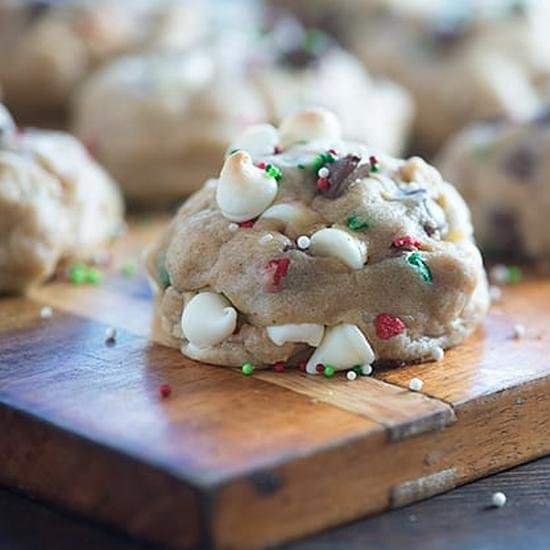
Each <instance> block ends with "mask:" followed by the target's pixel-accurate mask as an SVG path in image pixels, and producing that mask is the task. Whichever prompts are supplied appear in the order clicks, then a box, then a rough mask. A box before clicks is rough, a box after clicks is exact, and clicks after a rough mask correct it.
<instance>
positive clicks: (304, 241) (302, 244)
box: [296, 235, 311, 250]
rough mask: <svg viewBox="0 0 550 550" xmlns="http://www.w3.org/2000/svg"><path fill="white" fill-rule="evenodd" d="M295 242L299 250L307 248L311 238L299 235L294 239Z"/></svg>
mask: <svg viewBox="0 0 550 550" xmlns="http://www.w3.org/2000/svg"><path fill="white" fill-rule="evenodd" d="M296 244H297V245H298V248H299V249H300V250H307V249H308V248H309V245H310V244H311V239H310V238H309V237H308V236H307V235H300V236H299V237H298V238H297V239H296Z"/></svg>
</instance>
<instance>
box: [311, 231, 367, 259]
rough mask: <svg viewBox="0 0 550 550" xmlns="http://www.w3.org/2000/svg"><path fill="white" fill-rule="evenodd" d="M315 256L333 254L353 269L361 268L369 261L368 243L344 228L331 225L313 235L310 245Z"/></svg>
mask: <svg viewBox="0 0 550 550" xmlns="http://www.w3.org/2000/svg"><path fill="white" fill-rule="evenodd" d="M309 250H310V252H311V254H313V255H314V256H332V257H334V258H338V259H339V260H341V261H342V262H344V263H345V264H346V265H347V266H348V267H351V268H352V269H361V268H362V267H363V266H364V265H365V262H366V261H367V245H366V244H365V243H364V242H363V241H361V240H359V239H357V238H356V237H354V236H352V235H350V234H349V233H348V232H347V231H344V230H343V229H337V228H335V227H329V228H324V229H321V230H319V231H317V232H315V233H314V234H313V235H312V236H311V244H310V247H309Z"/></svg>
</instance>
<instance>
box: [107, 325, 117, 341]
mask: <svg viewBox="0 0 550 550" xmlns="http://www.w3.org/2000/svg"><path fill="white" fill-rule="evenodd" d="M115 342H116V329H115V328H113V327H108V328H107V329H105V343H106V344H114V343H115Z"/></svg>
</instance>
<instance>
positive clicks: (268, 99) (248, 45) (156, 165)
mask: <svg viewBox="0 0 550 550" xmlns="http://www.w3.org/2000/svg"><path fill="white" fill-rule="evenodd" d="M75 105H76V106H75V117H74V131H75V133H76V134H77V135H78V136H79V137H80V138H81V139H82V140H83V141H85V142H87V143H93V144H94V150H95V151H96V153H97V155H98V158H99V159H100V161H101V162H102V163H103V164H104V165H105V166H106V167H107V168H108V169H109V171H110V172H111V173H113V174H114V176H115V177H116V178H117V180H119V181H120V182H121V184H122V185H123V187H124V190H125V192H126V194H127V196H128V198H129V199H131V200H133V201H134V202H138V203H146V204H147V205H151V204H153V203H158V204H163V203H167V202H170V201H176V200H179V199H181V198H182V197H183V196H185V195H188V194H189V193H191V192H192V191H194V190H195V189H197V188H198V187H199V186H200V185H201V184H202V182H203V181H204V179H206V177H209V176H215V175H216V174H215V173H213V172H212V170H213V168H214V167H216V166H218V165H219V163H220V162H221V161H222V159H223V155H224V153H225V151H226V148H227V146H228V145H229V143H230V142H231V140H232V139H233V138H234V137H235V136H236V135H237V134H238V133H239V132H240V131H241V130H242V129H243V128H244V127H246V126H247V125H249V124H254V123H257V122H260V121H263V120H268V121H272V122H274V121H277V120H279V119H280V118H281V117H282V116H284V115H286V114H289V113H290V112H294V111H296V110H297V109H300V108H303V107H306V106H312V105H320V106H325V107H329V108H332V109H334V110H335V111H336V112H337V113H338V115H339V116H340V118H341V119H342V121H343V122H344V132H345V135H346V136H347V137H350V138H354V139H360V140H361V141H366V142H368V143H373V144H374V143H376V144H378V145H379V147H381V148H383V149H385V150H388V151H390V152H397V151H399V150H401V149H402V147H403V146H404V143H405V141H406V137H407V134H408V129H409V126H410V123H411V119H412V114H413V106H412V101H411V100H410V98H409V96H408V95H407V93H406V92H404V91H403V90H402V89H401V88H400V87H398V86H396V85H395V84H393V83H391V82H388V81H386V80H380V79H374V78H371V77H370V76H369V75H367V74H366V73H365V71H364V70H363V68H362V66H361V64H360V63H359V62H358V61H357V60H356V59H354V58H353V57H352V56H351V55H350V54H348V53H346V52H345V51H343V50H342V49H341V48H339V47H338V46H337V45H336V44H334V43H333V42H332V41H330V40H329V39H328V38H327V37H325V36H324V35H319V34H311V33H309V34H308V33H305V32H304V31H303V29H301V28H298V29H290V32H286V31H284V32H281V30H280V28H279V29H278V31H277V32H272V33H269V34H268V36H266V37H264V38H263V39H261V40H259V39H258V38H257V37H255V38H254V39H253V40H252V39H251V38H244V39H242V37H240V38H238V39H235V37H234V36H232V35H228V33H221V35H220V36H219V37H218V38H217V40H216V41H213V43H212V44H211V45H210V46H208V47H205V48H202V49H200V50H198V51H195V52H193V53H191V54H187V55H185V56H181V55H177V54H176V55H174V54H172V55H162V56H159V55H149V56H132V57H125V58H122V59H119V60H118V61H116V62H115V63H113V64H111V65H110V66H108V67H106V68H105V69H103V70H101V71H99V72H98V73H96V74H95V75H94V76H93V77H92V78H91V79H89V81H88V82H87V83H86V85H85V86H83V88H82V89H81V92H80V94H79V96H78V97H77V99H76V103H75Z"/></svg>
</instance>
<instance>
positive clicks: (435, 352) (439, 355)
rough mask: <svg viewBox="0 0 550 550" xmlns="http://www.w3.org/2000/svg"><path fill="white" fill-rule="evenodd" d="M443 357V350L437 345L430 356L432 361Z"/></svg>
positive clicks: (441, 359) (440, 359)
mask: <svg viewBox="0 0 550 550" xmlns="http://www.w3.org/2000/svg"><path fill="white" fill-rule="evenodd" d="M443 357H445V352H444V351H443V348H440V347H439V346H438V347H437V348H435V349H434V350H433V351H432V358H433V360H434V361H443Z"/></svg>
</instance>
